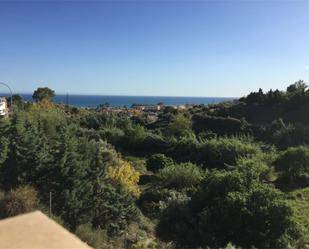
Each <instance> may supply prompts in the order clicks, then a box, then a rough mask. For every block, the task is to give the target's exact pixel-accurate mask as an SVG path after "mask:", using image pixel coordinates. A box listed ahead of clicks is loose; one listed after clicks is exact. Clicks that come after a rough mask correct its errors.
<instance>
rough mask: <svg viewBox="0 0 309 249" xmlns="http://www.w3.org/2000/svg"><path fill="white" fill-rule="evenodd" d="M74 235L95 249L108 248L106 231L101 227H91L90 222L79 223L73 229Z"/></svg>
mask: <svg viewBox="0 0 309 249" xmlns="http://www.w3.org/2000/svg"><path fill="white" fill-rule="evenodd" d="M75 233H76V235H77V236H78V237H79V238H80V239H81V240H83V241H84V242H86V243H87V244H88V245H90V246H92V247H93V248H95V249H105V248H108V247H107V246H108V245H109V243H108V237H107V235H106V231H104V230H102V229H93V228H92V226H91V224H89V223H86V224H82V225H79V226H78V227H77V228H76V231H75Z"/></svg>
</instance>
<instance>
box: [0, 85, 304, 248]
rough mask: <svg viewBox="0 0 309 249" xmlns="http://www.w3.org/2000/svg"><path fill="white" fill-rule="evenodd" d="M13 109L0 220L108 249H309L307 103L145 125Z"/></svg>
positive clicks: (86, 113)
mask: <svg viewBox="0 0 309 249" xmlns="http://www.w3.org/2000/svg"><path fill="white" fill-rule="evenodd" d="M54 95H55V93H54V91H52V90H50V89H48V88H39V89H37V90H36V91H35V92H34V94H33V102H31V103H24V102H23V101H22V99H21V98H20V97H19V96H15V97H14V100H15V101H14V106H13V108H14V112H13V114H12V115H11V116H10V117H9V118H3V119H1V120H0V189H1V192H0V217H1V218H5V217H9V216H14V215H17V214H20V213H24V212H29V211H31V210H34V209H41V210H42V211H43V212H48V211H47V210H48V208H47V207H48V205H49V196H50V193H51V195H52V215H53V218H54V219H55V220H57V222H59V223H61V224H62V225H64V226H65V227H67V228H68V229H70V230H71V231H72V232H74V233H76V234H77V235H78V236H79V237H80V238H81V239H82V240H84V241H85V242H87V243H88V244H90V245H91V246H93V247H94V248H98V249H106V248H124V247H125V248H132V249H133V248H135V249H138V248H140V249H142V248H169V249H176V248H196V249H197V248H309V236H308V235H309V91H308V89H307V85H306V84H305V82H303V81H298V82H296V83H294V84H292V85H290V86H288V87H287V89H286V91H279V90H274V91H273V90H270V91H268V92H266V93H264V92H263V91H262V90H261V89H260V90H259V91H257V92H253V93H250V94H249V95H248V96H246V97H243V98H240V99H239V100H235V101H232V102H224V103H219V104H216V105H196V106H193V107H192V108H188V109H186V110H176V109H174V108H171V107H167V108H165V109H163V110H161V111H159V112H158V113H157V114H158V120H157V121H155V122H149V121H148V120H147V117H146V115H143V114H142V115H140V114H139V115H137V116H133V117H132V115H127V114H126V113H125V112H115V111H108V112H103V111H102V110H101V109H100V108H98V109H89V110H88V109H77V108H74V107H70V106H65V105H60V104H56V103H53V97H54Z"/></svg>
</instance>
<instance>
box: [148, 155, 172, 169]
mask: <svg viewBox="0 0 309 249" xmlns="http://www.w3.org/2000/svg"><path fill="white" fill-rule="evenodd" d="M173 164H174V162H173V159H171V158H170V157H167V156H165V155H164V154H154V155H152V156H150V157H149V158H148V159H147V162H146V167H147V170H149V171H152V172H158V171H159V170H161V169H164V168H166V167H168V166H171V165H173Z"/></svg>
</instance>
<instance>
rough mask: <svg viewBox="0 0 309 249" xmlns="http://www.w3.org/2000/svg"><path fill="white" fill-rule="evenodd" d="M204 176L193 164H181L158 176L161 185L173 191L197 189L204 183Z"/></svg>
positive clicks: (167, 168)
mask: <svg viewBox="0 0 309 249" xmlns="http://www.w3.org/2000/svg"><path fill="white" fill-rule="evenodd" d="M204 174H205V173H204V172H203V171H201V170H200V168H199V167H197V166H196V165H194V164H192V163H181V164H175V165H172V166H169V167H166V168H164V169H162V170H160V171H159V173H158V174H157V176H158V179H159V181H160V184H161V185H163V186H165V187H168V188H172V189H183V188H192V187H196V186H197V185H198V184H199V183H200V182H201V181H202V179H203V177H204Z"/></svg>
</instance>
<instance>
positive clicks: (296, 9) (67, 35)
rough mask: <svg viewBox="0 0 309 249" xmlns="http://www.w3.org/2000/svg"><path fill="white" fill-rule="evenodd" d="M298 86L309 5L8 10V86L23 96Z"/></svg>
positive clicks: (307, 50)
mask: <svg viewBox="0 0 309 249" xmlns="http://www.w3.org/2000/svg"><path fill="white" fill-rule="evenodd" d="M299 79H303V80H305V81H307V82H308V83H309V1H283V0H282V1H279V0H278V1H277V0H273V1H233V0H230V1H176V0H175V1H174V0H170V1H97V2H89V1H88V2H87V1H79V2H75V1H67V2H64V1H53V2H47V1H34V2H0V81H3V82H7V83H9V84H10V85H11V86H12V88H13V90H14V91H15V92H19V93H30V92H32V91H33V90H34V89H35V88H37V87H39V86H49V87H50V88H52V89H54V90H56V92H57V93H67V92H68V93H71V94H74V93H78V94H104V95H108V94H112V95H164V96H242V95H244V94H247V93H249V92H250V91H253V90H257V89H258V88H259V87H261V88H263V89H267V90H268V89H270V88H273V89H275V88H279V89H284V88H285V87H286V86H287V85H288V84H290V83H293V82H294V81H296V80H299ZM1 90H2V89H1ZM1 90H0V92H1ZM3 91H4V89H3ZM3 91H2V92H3Z"/></svg>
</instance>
